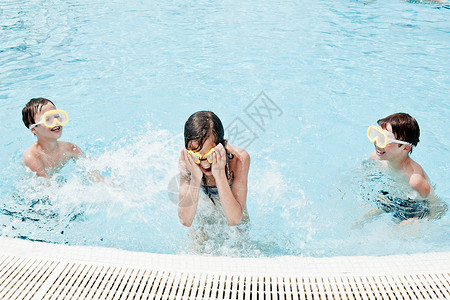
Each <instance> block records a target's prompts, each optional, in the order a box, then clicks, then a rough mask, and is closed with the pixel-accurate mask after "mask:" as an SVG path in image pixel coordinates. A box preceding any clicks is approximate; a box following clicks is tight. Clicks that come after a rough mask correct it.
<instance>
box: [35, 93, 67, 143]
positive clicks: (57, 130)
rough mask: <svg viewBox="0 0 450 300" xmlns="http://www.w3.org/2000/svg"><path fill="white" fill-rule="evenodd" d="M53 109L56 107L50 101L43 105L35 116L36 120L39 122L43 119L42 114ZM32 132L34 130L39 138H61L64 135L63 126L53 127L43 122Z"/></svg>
mask: <svg viewBox="0 0 450 300" xmlns="http://www.w3.org/2000/svg"><path fill="white" fill-rule="evenodd" d="M53 109H56V108H55V106H54V105H53V104H51V103H50V102H48V103H47V104H45V105H44V106H42V109H41V111H40V112H38V113H37V114H36V115H35V116H34V121H35V122H36V123H38V122H39V121H41V120H42V116H43V115H44V114H45V113H46V112H47V111H49V110H53ZM31 132H33V133H34V134H35V135H36V136H37V137H39V138H49V139H59V138H60V137H61V135H62V126H59V125H56V126H54V127H52V128H48V127H47V126H45V125H43V124H39V125H38V126H36V127H34V128H33V129H31Z"/></svg>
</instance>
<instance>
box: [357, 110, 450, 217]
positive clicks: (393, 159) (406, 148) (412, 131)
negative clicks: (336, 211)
mask: <svg viewBox="0 0 450 300" xmlns="http://www.w3.org/2000/svg"><path fill="white" fill-rule="evenodd" d="M378 125H379V126H369V128H368V129H367V137H368V138H369V140H370V141H371V142H373V143H374V146H375V151H374V152H373V153H372V154H371V155H370V158H371V159H373V160H375V161H376V162H377V163H379V164H381V165H382V166H384V169H385V170H386V171H387V172H388V173H390V174H391V175H392V176H393V178H396V179H394V180H395V181H396V182H397V183H396V184H398V186H399V188H400V187H401V186H403V185H405V187H406V189H403V188H402V189H401V190H402V191H403V192H400V190H399V192H400V193H401V194H403V195H392V194H391V193H390V192H388V191H386V190H381V191H379V194H378V199H377V201H376V203H377V206H378V209H375V210H372V211H370V212H368V213H367V214H366V217H367V216H372V217H373V216H375V215H378V214H380V213H382V212H387V213H393V217H394V219H395V220H397V221H399V222H403V221H407V220H409V221H411V220H418V219H423V218H425V217H426V218H428V219H430V218H439V217H440V216H442V215H443V214H444V213H445V212H446V210H447V206H446V205H445V203H443V202H442V201H440V199H439V198H438V197H437V196H436V195H435V194H434V190H433V188H432V186H431V185H430V183H429V181H428V177H427V175H426V174H425V171H424V170H423V169H422V167H421V166H420V165H419V164H418V163H417V162H415V161H414V160H413V159H411V157H410V156H409V154H410V153H411V152H412V148H413V147H415V146H417V144H418V143H419V136H420V129H419V125H418V124H417V121H416V120H415V119H414V118H413V117H411V116H410V115H408V114H405V113H395V114H392V115H390V116H387V117H386V118H383V119H380V120H378ZM403 179H404V180H403ZM406 184H407V185H406ZM409 188H411V189H412V190H411V191H410V192H408V191H407V190H408V189H409ZM405 192H406V194H404V193H405Z"/></svg>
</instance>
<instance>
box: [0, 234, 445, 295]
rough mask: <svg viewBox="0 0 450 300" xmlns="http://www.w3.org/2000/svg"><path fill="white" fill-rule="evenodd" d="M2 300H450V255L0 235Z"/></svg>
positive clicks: (0, 290) (0, 286) (0, 293)
mask: <svg viewBox="0 0 450 300" xmlns="http://www.w3.org/2000/svg"><path fill="white" fill-rule="evenodd" d="M0 299H450V253H448V252H442V253H426V254H414V255H393V256H382V257H330V258H312V257H289V256H283V257H276V258H229V257H209V256H190V255H165V254H152V253H141V252H130V251H123V250H117V249H110V248H98V247H78V246H66V245H57V244H48V243H40V242H30V241H24V240H19V239H11V238H6V237H0Z"/></svg>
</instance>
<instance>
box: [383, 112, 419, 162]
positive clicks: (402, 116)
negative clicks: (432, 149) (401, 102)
mask: <svg viewBox="0 0 450 300" xmlns="http://www.w3.org/2000/svg"><path fill="white" fill-rule="evenodd" d="M377 123H378V125H380V126H381V128H383V129H386V126H387V124H391V127H392V133H393V134H394V136H395V138H396V139H397V140H399V141H404V142H408V143H410V144H411V145H413V146H417V144H418V143H419V141H420V140H419V137H420V128H419V124H418V123H417V121H416V119H414V118H413V117H411V116H410V115H408V114H406V113H395V114H392V115H390V116H387V117H386V118H383V119H380V120H378V121H377ZM399 146H400V145H399ZM409 153H412V147H411V150H409Z"/></svg>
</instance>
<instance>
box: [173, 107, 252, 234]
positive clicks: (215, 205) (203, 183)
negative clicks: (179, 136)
mask: <svg viewBox="0 0 450 300" xmlns="http://www.w3.org/2000/svg"><path fill="white" fill-rule="evenodd" d="M184 141H185V148H183V149H182V150H181V155H180V159H179V165H180V174H181V176H180V189H179V204H178V216H179V219H180V222H181V224H183V225H185V226H188V227H189V226H191V225H192V222H193V220H194V217H195V215H196V214H197V213H199V211H198V210H197V208H199V210H200V211H201V213H202V214H204V213H207V212H206V211H205V209H206V207H205V205H209V207H210V208H212V210H220V211H222V212H223V214H222V217H225V219H226V221H227V223H228V225H230V226H234V225H237V224H239V223H240V222H246V221H248V216H247V209H246V198H247V176H248V171H249V167H250V156H249V155H248V153H247V151H245V150H244V149H241V148H238V147H236V146H233V145H230V144H228V141H227V140H225V139H224V129H223V126H222V122H221V121H220V119H219V118H218V117H217V116H216V115H215V114H214V113H212V112H210V111H199V112H196V113H194V114H193V115H191V116H190V117H189V119H188V120H187V121H186V124H185V126H184ZM201 189H202V190H203V191H204V192H205V194H207V195H208V197H209V200H211V201H209V200H208V201H207V202H206V203H202V205H199V193H200V190H201ZM203 199H204V198H203V197H202V200H201V201H204V200H203ZM200 206H201V207H202V208H200Z"/></svg>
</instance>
